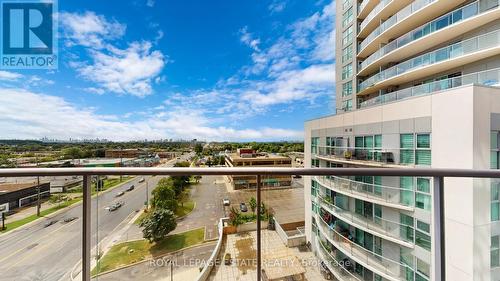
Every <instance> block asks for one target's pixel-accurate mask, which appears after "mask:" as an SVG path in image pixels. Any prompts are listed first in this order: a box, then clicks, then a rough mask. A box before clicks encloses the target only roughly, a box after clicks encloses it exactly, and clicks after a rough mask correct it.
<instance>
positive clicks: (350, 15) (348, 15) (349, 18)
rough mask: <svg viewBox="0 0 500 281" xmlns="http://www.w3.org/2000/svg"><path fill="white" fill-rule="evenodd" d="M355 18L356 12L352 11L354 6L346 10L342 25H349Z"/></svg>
mask: <svg viewBox="0 0 500 281" xmlns="http://www.w3.org/2000/svg"><path fill="white" fill-rule="evenodd" d="M353 19H354V14H353V12H352V7H351V8H349V10H347V11H345V13H344V15H343V18H342V27H346V26H348V25H349V24H350V23H351V22H352V20H353Z"/></svg>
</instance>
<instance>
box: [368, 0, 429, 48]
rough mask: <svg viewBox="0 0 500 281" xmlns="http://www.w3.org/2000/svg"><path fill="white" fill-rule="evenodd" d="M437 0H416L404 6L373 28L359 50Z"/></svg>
mask: <svg viewBox="0 0 500 281" xmlns="http://www.w3.org/2000/svg"><path fill="white" fill-rule="evenodd" d="M436 1H437V0H416V1H414V2H413V3H411V4H410V5H408V6H406V7H404V8H403V9H401V10H400V11H399V12H397V13H396V14H394V15H393V16H392V17H390V18H388V19H387V20H386V21H384V22H383V23H381V24H380V25H379V26H378V27H377V28H376V29H375V30H373V31H372V32H371V33H370V35H368V36H367V37H366V38H365V39H364V40H363V41H362V42H361V44H360V46H359V50H360V51H361V50H363V49H364V48H366V46H367V45H368V44H369V43H371V42H372V41H373V40H374V39H375V38H376V37H377V36H379V35H380V34H382V33H383V32H385V31H386V30H388V29H389V28H390V27H392V26H394V25H395V24H397V23H398V22H401V21H402V20H403V19H406V18H408V17H409V16H410V15H411V14H413V13H415V12H416V11H418V10H420V9H422V8H423V7H425V6H427V5H428V4H430V3H433V2H436Z"/></svg>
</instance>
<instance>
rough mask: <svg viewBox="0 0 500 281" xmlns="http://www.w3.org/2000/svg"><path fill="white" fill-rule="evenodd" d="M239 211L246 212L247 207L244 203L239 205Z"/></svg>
mask: <svg viewBox="0 0 500 281" xmlns="http://www.w3.org/2000/svg"><path fill="white" fill-rule="evenodd" d="M240 211H242V212H248V207H247V205H246V204H245V203H244V202H242V203H240Z"/></svg>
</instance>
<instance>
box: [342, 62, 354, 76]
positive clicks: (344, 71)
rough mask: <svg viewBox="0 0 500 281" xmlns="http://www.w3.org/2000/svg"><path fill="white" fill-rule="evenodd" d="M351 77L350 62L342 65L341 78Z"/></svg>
mask: <svg viewBox="0 0 500 281" xmlns="http://www.w3.org/2000/svg"><path fill="white" fill-rule="evenodd" d="M351 77H352V64H348V65H345V66H344V67H342V80H345V79H348V78H351Z"/></svg>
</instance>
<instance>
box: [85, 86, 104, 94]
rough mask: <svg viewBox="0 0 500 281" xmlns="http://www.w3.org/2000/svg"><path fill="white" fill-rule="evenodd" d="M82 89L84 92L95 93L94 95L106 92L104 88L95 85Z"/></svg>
mask: <svg viewBox="0 0 500 281" xmlns="http://www.w3.org/2000/svg"><path fill="white" fill-rule="evenodd" d="M83 90H84V91H86V92H89V93H92V94H96V95H104V94H105V93H106V91H105V90H104V89H101V88H96V87H88V88H85V89H83Z"/></svg>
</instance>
